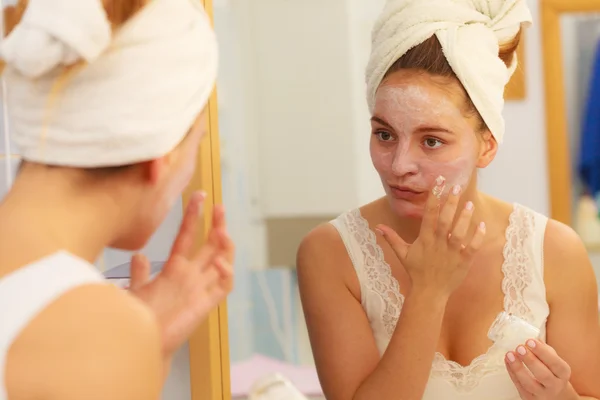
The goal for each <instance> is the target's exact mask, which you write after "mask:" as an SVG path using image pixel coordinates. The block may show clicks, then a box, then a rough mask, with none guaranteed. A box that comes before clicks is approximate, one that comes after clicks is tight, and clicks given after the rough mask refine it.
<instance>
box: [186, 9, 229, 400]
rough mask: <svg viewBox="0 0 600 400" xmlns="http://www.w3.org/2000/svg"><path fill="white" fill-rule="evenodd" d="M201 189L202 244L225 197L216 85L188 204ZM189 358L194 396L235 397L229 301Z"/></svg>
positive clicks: (204, 328) (197, 336)
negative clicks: (229, 336) (215, 208)
mask: <svg viewBox="0 0 600 400" xmlns="http://www.w3.org/2000/svg"><path fill="white" fill-rule="evenodd" d="M203 3H204V7H205V9H206V12H207V13H208V14H209V16H210V17H211V20H212V17H213V4H212V0H203ZM200 189H202V190H204V191H205V192H206V193H207V198H206V202H205V208H204V210H205V211H204V216H205V217H204V219H203V225H204V229H203V233H202V235H201V237H200V238H199V239H198V246H199V245H200V244H201V243H202V242H203V241H204V240H205V238H206V234H207V233H208V230H209V228H210V222H211V218H210V217H211V216H212V210H213V206H214V205H215V204H221V203H222V201H223V199H222V192H221V163H220V150H219V126H218V107H217V91H216V89H215V90H214V91H213V93H212V95H211V97H210V100H209V103H208V133H207V135H206V136H205V138H204V139H203V141H202V143H201V144H200V151H199V153H198V161H197V166H196V172H195V174H194V177H193V178H192V180H191V182H190V185H189V186H188V188H187V189H186V190H185V192H184V195H183V204H184V207H185V205H186V204H187V202H188V201H189V199H190V196H191V195H192V194H193V193H194V192H195V191H197V190H200ZM189 359H190V388H191V393H192V396H191V400H221V399H222V400H230V399H231V385H230V377H229V338H228V328H227V304H226V303H223V304H222V305H220V306H219V308H218V309H216V310H214V311H213V312H212V313H211V314H210V316H209V317H208V319H207V321H206V322H205V323H204V324H202V325H201V326H200V327H199V328H198V329H197V330H196V332H194V334H193V335H192V337H191V338H190V340H189Z"/></svg>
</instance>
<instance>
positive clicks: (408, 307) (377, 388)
mask: <svg viewBox="0 0 600 400" xmlns="http://www.w3.org/2000/svg"><path fill="white" fill-rule="evenodd" d="M447 302H448V299H447V297H444V296H441V295H439V294H437V293H431V292H425V291H421V292H414V293H412V294H411V295H409V296H408V297H407V298H406V300H405V302H404V305H403V307H402V313H401V315H400V318H399V320H398V324H397V326H396V330H395V331H394V334H393V335H392V338H391V340H390V343H389V345H388V347H387V350H386V351H385V353H384V354H383V357H382V358H381V361H380V362H379V364H378V365H377V368H375V370H374V371H373V372H372V373H371V374H370V375H369V376H368V378H367V379H366V380H365V381H363V383H362V384H361V385H360V387H359V389H358V390H357V392H356V394H355V395H354V400H372V399H379V400H387V399H394V400H420V399H421V398H422V397H423V392H424V391H425V386H426V385H427V381H428V379H429V374H430V371H431V365H432V363H433V358H434V355H435V349H436V347H437V343H438V340H439V337H440V331H441V326H442V320H443V318H444V312H445V309H446V304H447Z"/></svg>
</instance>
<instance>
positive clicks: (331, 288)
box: [297, 224, 447, 400]
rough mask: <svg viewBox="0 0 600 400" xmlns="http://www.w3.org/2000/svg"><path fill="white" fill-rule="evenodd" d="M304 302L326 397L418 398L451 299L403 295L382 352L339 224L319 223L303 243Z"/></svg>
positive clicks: (357, 399) (301, 276)
mask: <svg viewBox="0 0 600 400" xmlns="http://www.w3.org/2000/svg"><path fill="white" fill-rule="evenodd" d="M297 266H298V279H299V283H300V294H301V296H302V305H303V308H304V314H305V317H306V322H307V325H308V331H309V335H310V341H311V345H312V349H313V354H314V357H315V361H316V365H317V370H318V373H319V378H320V380H321V385H322V386H323V390H324V393H325V396H326V397H327V399H329V400H351V399H354V400H360V399H367V400H372V399H378V400H386V399H394V400H398V399H415V400H416V399H420V398H421V397H422V395H423V391H424V390H425V385H426V383H427V379H428V377H429V372H430V370H431V364H432V362H433V357H434V354H435V349H436V345H437V342H438V339H439V335H440V329H441V323H442V318H443V314H444V309H445V305H446V301H447V299H446V298H444V297H443V296H439V295H436V294H435V293H425V292H421V293H419V292H416V293H412V294H411V295H410V296H408V297H407V298H406V300H405V303H404V306H403V308H402V314H401V316H400V319H399V321H398V325H397V327H396V330H395V332H394V335H393V336H392V339H391V342H390V344H389V346H388V348H387V350H386V352H385V354H384V355H383V357H382V358H381V360H380V356H379V352H378V350H377V347H376V345H375V339H374V337H373V332H372V331H371V327H370V325H369V321H368V320H367V316H366V315H365V312H364V310H363V308H362V306H361V304H360V301H359V300H358V299H357V298H356V297H355V295H354V294H353V293H352V291H351V290H350V287H353V288H358V281H357V279H356V275H353V274H354V270H353V267H352V264H351V261H350V259H349V257H348V255H347V253H346V249H345V247H344V244H343V243H342V241H341V239H340V237H339V235H338V234H337V232H336V230H335V228H334V227H333V226H331V225H329V224H327V225H323V226H321V227H319V228H317V229H316V230H314V231H313V232H312V233H311V234H309V236H307V237H306V239H305V240H304V241H303V243H302V245H301V246H300V249H299V251H298V263H297Z"/></svg>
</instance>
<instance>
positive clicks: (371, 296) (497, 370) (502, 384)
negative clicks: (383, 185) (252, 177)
mask: <svg viewBox="0 0 600 400" xmlns="http://www.w3.org/2000/svg"><path fill="white" fill-rule="evenodd" d="M547 221H548V219H547V218H546V217H544V216H542V215H540V214H538V213H535V212H533V211H531V210H529V209H527V208H525V207H523V206H521V205H518V204H515V206H514V209H513V211H512V213H511V215H510V218H509V226H508V228H507V229H506V244H505V246H504V252H503V254H504V263H503V265H502V272H503V273H504V279H503V281H502V291H503V292H504V311H506V312H508V313H511V314H513V315H516V316H518V317H520V318H522V319H524V320H526V321H528V322H529V323H531V324H533V325H534V326H536V327H538V328H539V329H540V330H541V339H542V340H545V338H546V319H547V317H548V314H549V307H548V303H547V302H546V288H545V285H544V260H543V243H544V233H545V230H546V223H547ZM331 223H332V224H333V225H334V226H335V227H336V229H337V230H338V232H339V234H340V236H341V238H342V240H343V242H344V244H345V245H346V249H347V251H348V254H349V255H350V258H351V260H352V264H353V265H354V269H355V271H356V274H357V276H358V281H359V283H360V291H361V304H362V307H363V309H364V310H365V313H366V314H367V317H368V319H369V322H370V324H371V329H372V331H373V335H374V336H375V342H376V344H377V348H378V350H379V353H380V355H383V353H384V351H385V350H386V348H387V346H388V344H389V342H390V339H391V337H392V334H393V332H394V329H395V327H396V323H397V322H398V317H399V316H400V312H401V311H402V304H403V303H404V296H403V295H402V294H401V293H400V288H399V285H398V281H397V280H396V278H394V277H393V276H392V272H391V269H390V266H389V264H388V263H387V262H386V261H385V260H384V255H383V250H382V249H381V247H380V246H379V245H378V244H377V240H376V236H375V233H374V232H373V231H371V230H370V229H369V224H368V222H367V221H366V220H365V219H364V218H363V217H362V216H361V214H360V211H359V210H353V211H350V212H348V213H345V214H343V215H341V216H340V217H338V218H337V219H335V220H334V221H332V222H331ZM498 312H500V310H498ZM495 350H497V349H495V345H492V347H490V349H489V350H488V351H487V352H486V353H485V354H482V355H481V356H479V357H477V358H475V359H474V360H473V361H472V362H471V364H469V365H467V366H461V365H460V364H458V363H456V362H453V361H450V360H447V359H446V358H445V357H444V356H443V355H442V354H440V353H436V354H435V358H434V361H433V365H432V367H431V373H430V377H429V381H428V383H427V386H426V389H425V394H424V396H423V400H481V399H486V400H518V399H520V396H519V393H518V392H517V390H516V388H515V386H514V384H513V383H512V381H511V379H510V377H509V375H508V372H507V371H506V367H505V365H504V355H505V353H504V351H495Z"/></svg>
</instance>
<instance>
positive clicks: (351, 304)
mask: <svg viewBox="0 0 600 400" xmlns="http://www.w3.org/2000/svg"><path fill="white" fill-rule="evenodd" d="M529 21H530V14H529V10H528V9H527V6H526V3H525V0H505V1H492V2H490V1H483V0H475V1H466V0H465V1H462V0H459V1H445V0H418V1H410V0H390V1H388V3H387V5H386V7H385V9H384V11H383V14H382V15H381V17H380V19H379V21H378V22H377V23H376V25H375V28H374V31H373V48H372V54H371V59H370V62H369V66H368V68H367V84H368V101H369V106H370V109H371V114H372V134H371V141H370V149H371V157H372V160H373V164H374V166H375V168H376V170H377V172H378V173H379V175H380V177H381V181H382V183H383V187H384V189H385V192H386V196H385V197H384V198H382V199H379V200H377V201H375V202H373V203H371V204H367V205H365V206H363V207H361V208H360V209H358V210H354V211H351V212H348V213H346V214H344V215H342V216H340V217H339V218H338V219H336V220H335V221H333V222H332V223H331V224H326V225H323V226H320V227H318V228H317V229H316V230H314V231H313V232H311V233H310V234H309V235H308V236H307V237H306V238H305V240H304V241H303V243H302V245H301V247H300V250H299V254H298V273H299V280H300V289H301V294H302V302H303V307H304V311H305V315H306V319H307V324H308V329H309V333H310V339H311V344H312V347H313V352H314V356H315V361H316V365H317V369H318V373H319V377H320V379H321V383H322V385H323V389H324V392H325V394H326V397H327V399H329V400H346V399H348V400H350V399H354V400H359V399H369V400H371V399H378V400H385V399H399V398H402V399H421V398H424V399H486V400H488V399H518V398H522V399H533V398H536V399H537V398H539V399H576V398H580V396H593V397H596V398H600V380H599V379H598V377H599V376H600V324H599V322H598V301H597V298H598V297H597V296H598V295H597V288H596V281H595V279H594V273H593V271H592V268H591V265H590V262H589V260H588V257H587V253H586V250H585V248H584V246H583V245H582V244H581V241H580V240H579V238H578V237H577V235H576V234H575V233H574V232H573V231H572V230H571V229H570V228H568V227H567V226H564V225H562V224H560V223H558V222H556V221H552V220H547V218H545V217H544V216H542V215H540V214H538V213H536V212H534V211H532V210H529V209H528V208H526V207H523V206H521V205H511V204H507V203H505V202H502V201H500V200H498V199H495V198H492V197H489V196H487V195H485V194H483V193H481V192H479V191H478V189H477V170H478V169H479V168H485V167H486V166H488V165H489V164H490V163H491V162H492V161H493V160H494V157H495V155H496V151H497V148H498V144H499V143H500V142H501V140H502V136H503V134H504V121H503V119H502V114H501V112H502V107H503V91H504V87H505V85H506V83H507V82H508V80H509V78H510V76H511V74H512V72H513V71H514V69H515V67H516V61H517V60H516V55H515V49H516V47H517V45H518V43H519V40H520V37H521V29H522V27H523V25H524V24H525V25H527V23H528V22H529ZM516 140H518V138H517V139H516ZM508 179H510V178H508ZM407 243H411V244H410V245H408V244H407ZM501 311H504V312H505V313H508V314H512V317H515V318H516V319H517V320H518V321H520V322H522V323H523V324H525V325H526V326H531V327H532V328H533V330H534V331H535V330H538V331H539V335H536V337H531V336H529V337H525V338H523V340H522V341H518V342H517V343H516V344H515V345H514V347H510V348H503V346H502V344H501V343H500V341H496V342H493V341H492V340H491V339H489V338H488V331H489V330H490V328H491V327H494V328H498V326H499V322H500V316H499V313H500V312H501ZM505 328H506V329H508V327H505ZM509 333H510V332H509V331H508V330H507V331H505V332H503V335H507V337H508V336H510V335H509ZM529 371H531V373H530V372H529Z"/></svg>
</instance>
